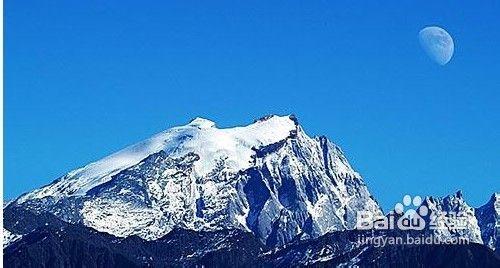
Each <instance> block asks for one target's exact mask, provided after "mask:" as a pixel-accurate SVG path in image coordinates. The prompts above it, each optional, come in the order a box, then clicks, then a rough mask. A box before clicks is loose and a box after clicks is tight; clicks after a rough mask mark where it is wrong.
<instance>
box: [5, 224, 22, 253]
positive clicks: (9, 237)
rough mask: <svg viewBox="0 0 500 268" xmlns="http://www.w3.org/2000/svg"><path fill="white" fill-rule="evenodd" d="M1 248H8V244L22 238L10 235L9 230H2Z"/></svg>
mask: <svg viewBox="0 0 500 268" xmlns="http://www.w3.org/2000/svg"><path fill="white" fill-rule="evenodd" d="M2 235H3V248H6V247H8V246H9V245H10V244H12V243H14V242H16V241H17V240H19V239H21V238H22V237H23V236H22V235H18V234H14V233H11V232H10V231H9V230H7V229H5V228H3V233H2Z"/></svg>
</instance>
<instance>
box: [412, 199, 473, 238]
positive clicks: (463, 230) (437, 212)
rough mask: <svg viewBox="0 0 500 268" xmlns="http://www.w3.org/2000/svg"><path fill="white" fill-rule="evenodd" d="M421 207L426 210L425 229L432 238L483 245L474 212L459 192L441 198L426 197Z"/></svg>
mask: <svg viewBox="0 0 500 268" xmlns="http://www.w3.org/2000/svg"><path fill="white" fill-rule="evenodd" d="M422 205H423V206H426V207H427V208H428V217H427V220H428V222H427V226H426V229H427V230H429V231H430V232H431V233H432V234H433V235H434V236H436V237H438V238H441V239H443V240H445V239H453V238H464V239H467V240H468V241H469V242H471V243H478V244H482V243H483V240H482V238H481V230H480V228H479V225H478V220H477V219H476V217H475V214H474V212H475V210H474V208H472V207H471V206H469V205H468V204H467V203H466V202H465V200H464V197H463V194H462V192H461V191H458V192H457V193H455V194H452V195H448V196H445V197H443V198H435V197H427V198H426V199H425V200H424V202H423V204H422Z"/></svg>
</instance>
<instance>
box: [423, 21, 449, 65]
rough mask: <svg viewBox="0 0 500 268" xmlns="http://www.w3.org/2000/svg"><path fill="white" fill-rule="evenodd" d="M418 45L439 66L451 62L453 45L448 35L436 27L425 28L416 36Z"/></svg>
mask: <svg viewBox="0 0 500 268" xmlns="http://www.w3.org/2000/svg"><path fill="white" fill-rule="evenodd" d="M418 39H419V40H420V45H421V46H422V48H423V49H424V50H425V52H426V53H427V55H428V56H429V57H430V58H431V59H432V60H433V61H435V62H436V63H437V64H439V65H445V64H446V63H448V62H449V61H450V60H451V57H452V56H453V50H454V49H455V45H454V44H453V39H452V38H451V36H450V34H449V33H447V32H446V31H445V30H444V29H442V28H439V27H437V26H431V27H425V28H424V29H422V30H421V31H420V32H419V34H418Z"/></svg>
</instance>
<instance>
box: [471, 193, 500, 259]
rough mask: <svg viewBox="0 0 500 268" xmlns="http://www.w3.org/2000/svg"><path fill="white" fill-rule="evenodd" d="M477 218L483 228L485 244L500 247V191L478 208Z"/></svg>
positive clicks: (482, 233)
mask: <svg viewBox="0 0 500 268" xmlns="http://www.w3.org/2000/svg"><path fill="white" fill-rule="evenodd" d="M476 218H477V220H478V222H479V227H480V228H481V236H482V239H483V242H484V244H485V245H487V246H488V247H490V248H491V249H493V250H495V249H497V250H498V249H499V248H500V193H494V194H493V195H492V196H491V198H490V200H489V201H488V203H486V204H484V205H483V206H481V207H479V208H477V209H476Z"/></svg>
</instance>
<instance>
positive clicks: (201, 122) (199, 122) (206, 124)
mask: <svg viewBox="0 0 500 268" xmlns="http://www.w3.org/2000/svg"><path fill="white" fill-rule="evenodd" d="M188 125H189V126H193V127H198V128H200V129H202V128H212V127H215V123H214V122H213V121H211V120H208V119H205V118H202V117H196V118H195V119H193V120H191V122H189V124H188Z"/></svg>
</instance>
